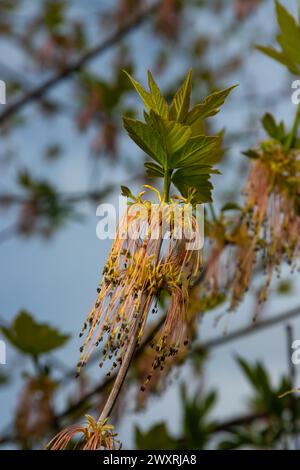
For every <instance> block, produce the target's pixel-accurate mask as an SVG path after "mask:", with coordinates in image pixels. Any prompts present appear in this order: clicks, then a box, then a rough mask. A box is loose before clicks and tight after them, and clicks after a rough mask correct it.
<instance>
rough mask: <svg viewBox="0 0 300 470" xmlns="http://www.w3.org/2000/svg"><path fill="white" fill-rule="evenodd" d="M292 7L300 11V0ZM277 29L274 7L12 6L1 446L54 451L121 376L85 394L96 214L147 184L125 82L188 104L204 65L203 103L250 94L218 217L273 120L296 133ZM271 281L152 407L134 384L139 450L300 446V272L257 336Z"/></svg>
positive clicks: (126, 419)
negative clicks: (272, 47)
mask: <svg viewBox="0 0 300 470" xmlns="http://www.w3.org/2000/svg"><path fill="white" fill-rule="evenodd" d="M282 3H283V5H285V6H286V7H288V8H289V9H290V11H292V12H293V13H294V14H297V2H296V1H293V0H290V1H288V0H284V1H283V2H282ZM276 31H277V25H276V21H275V12H274V2H273V1H272V0H230V1H225V0H209V1H205V0H203V1H202V0H186V1H182V0H160V1H150V0H149V1H147V0H110V1H106V0H89V1H80V0H68V1H63V0H43V1H41V0H38V1H37V0H34V1H33V0H31V1H29V0H0V79H1V80H4V81H5V83H6V86H7V90H6V92H7V104H6V105H0V132H1V146H0V286H1V287H0V289H1V291H0V292H1V295H0V321H1V331H0V339H1V340H4V341H5V342H6V345H7V350H6V365H0V444H1V448H3V449H5V448H6V449H7V448H9V449H10V448H32V449H35V448H42V447H43V445H45V443H46V442H47V440H49V437H50V436H51V435H52V434H53V432H54V431H55V430H56V429H60V428H61V427H62V426H63V425H64V424H66V423H69V422H74V421H78V420H80V417H81V416H82V415H83V414H85V413H87V412H89V413H90V414H95V415H96V413H97V412H99V410H101V407H102V405H103V399H104V398H103V397H104V396H105V393H106V391H107V388H106V387H107V386H103V385H101V384H103V383H104V382H105V380H106V377H105V372H103V371H102V370H100V369H99V368H98V367H97V363H96V362H95V361H94V362H93V363H92V365H91V366H89V367H88V368H87V369H86V370H85V372H84V374H83V375H82V376H81V377H80V378H79V379H77V380H75V378H74V368H75V366H76V363H77V361H78V356H79V352H78V349H79V346H80V340H79V338H78V333H79V331H80V329H81V326H82V323H83V321H84V319H85V316H86V314H87V312H88V311H89V309H90V307H91V305H92V304H93V302H94V301H95V296H96V288H97V286H98V283H99V281H100V277H101V272H102V268H103V265H104V263H105V260H106V257H107V255H108V252H109V248H110V244H111V242H110V241H109V240H105V241H103V240H98V239H97V237H96V225H97V223H98V221H99V218H98V217H97V216H96V208H97V206H98V205H99V204H100V203H103V202H113V203H117V197H118V194H119V188H120V185H121V184H126V185H129V186H130V188H131V189H132V190H133V191H137V189H138V188H139V187H140V185H141V184H143V182H144V167H143V163H144V158H145V157H144V156H143V155H142V153H141V152H140V151H139V149H138V148H136V147H135V146H134V145H133V144H132V142H130V141H129V139H128V137H127V135H126V133H125V131H124V130H123V128H122V119H121V117H122V115H123V114H128V115H136V114H137V115H139V113H140V109H141V105H140V102H139V99H138V97H137V96H136V94H135V93H134V91H133V90H132V88H131V86H130V83H129V81H128V79H127V77H126V76H125V74H124V73H123V72H122V70H123V69H126V70H128V71H130V73H131V74H132V75H133V76H134V77H135V78H137V79H138V80H139V81H140V82H141V83H143V84H146V76H147V69H150V70H151V71H152V73H153V74H154V76H155V78H156V79H157V81H158V83H159V85H160V86H161V88H162V90H163V92H164V94H165V96H167V97H171V96H172V94H173V92H174V90H176V88H177V87H178V85H179V84H180V82H181V81H182V79H183V77H184V76H185V74H186V73H187V71H188V69H189V68H190V67H192V68H193V94H192V101H193V103H198V102H199V101H200V100H201V99H203V98H204V97H205V96H206V95H207V94H208V93H210V92H212V91H214V90H216V89H220V88H226V87H228V86H231V85H233V84H236V83H238V84H239V87H238V88H236V89H235V90H234V91H233V92H232V94H231V95H230V97H229V98H228V100H227V102H226V104H225V105H224V106H223V108H222V111H221V112H220V114H218V116H216V118H214V119H213V120H210V121H209V126H211V127H210V128H209V129H208V130H209V131H210V132H212V133H213V132H216V131H220V130H221V129H225V140H224V142H225V147H226V153H225V155H224V157H223V159H222V161H221V163H220V164H219V168H220V169H221V171H222V176H221V177H220V176H218V175H216V176H214V178H213V180H214V187H215V190H214V207H215V211H216V212H217V213H218V211H219V210H220V208H221V207H222V206H223V205H224V204H225V203H226V202H229V201H232V200H234V201H236V202H238V203H239V202H240V201H241V200H242V194H241V192H242V189H243V186H244V184H245V182H246V179H247V175H248V171H249V160H248V159H247V158H246V157H245V156H243V155H242V154H241V152H242V151H243V150H246V149H247V148H249V147H251V146H255V145H256V144H257V143H258V142H259V140H260V139H263V138H265V133H264V130H263V128H262V126H261V122H260V120H261V118H262V116H263V114H264V113H265V112H271V113H273V114H274V115H276V117H277V118H278V119H284V120H285V121H286V122H287V123H288V124H290V123H291V122H292V120H293V114H294V106H293V104H292V103H291V99H290V95H291V82H292V77H291V75H289V74H288V73H287V72H286V71H285V70H283V69H282V68H281V67H280V65H278V64H276V63H275V62H272V61H271V60H270V59H268V58H267V57H265V56H263V55H262V54H260V53H259V52H258V51H257V50H255V49H254V44H256V43H260V44H273V42H274V38H275V35H276ZM260 281H261V280H260V275H258V276H257V277H256V278H255V279H254V280H253V282H252V287H251V289H250V291H249V293H248V294H247V296H246V298H245V299H244V301H243V302H242V304H241V305H240V306H239V307H238V308H237V309H236V310H235V311H234V312H228V311H227V305H226V302H225V303H223V304H222V305H220V306H218V307H217V308H215V309H213V310H212V311H209V312H207V313H206V314H205V315H202V316H201V318H199V321H198V329H197V330H198V331H197V335H196V339H195V344H196V345H197V348H196V349H197V352H196V353H195V354H191V357H189V358H187V360H185V361H184V363H183V364H181V365H180V367H174V368H173V369H172V370H171V371H170V373H169V374H168V376H167V377H165V379H164V380H163V383H161V384H159V385H158V387H157V389H155V390H153V391H152V390H151V393H148V394H147V399H145V400H142V401H144V402H145V403H141V400H137V399H136V389H137V388H138V385H137V384H136V380H135V379H136V377H135V375H134V373H133V374H132V376H131V378H129V381H128V384H127V387H126V393H125V392H124V397H122V398H121V400H120V401H119V406H118V409H117V412H116V413H115V416H114V419H115V421H116V423H117V424H116V428H117V431H118V434H119V438H120V440H121V441H122V443H123V447H124V448H135V447H139V448H176V446H177V448H178V446H179V447H180V446H181V447H183V448H219V447H222V446H223V447H226V446H228V447H234V446H237V447H242V448H244V447H265V448H277V447H278V448H286V447H291V448H295V447H297V446H298V443H297V438H296V437H295V436H296V435H297V432H296V431H295V429H294V431H295V433H294V437H293V438H291V437H290V434H288V437H286V434H285V432H288V433H289V432H290V431H291V429H292V428H293V426H294V425H295V420H288V421H287V422H286V421H285V420H284V419H283V416H284V409H285V407H288V406H289V405H290V401H289V400H290V398H287V399H286V401H282V402H280V404H279V405H278V403H277V402H276V404H275V405H274V400H273V399H272V397H273V395H272V394H275V395H276V393H277V391H278V390H279V389H280V383H282V381H284V380H285V379H284V378H286V380H287V381H288V380H289V378H290V379H291V380H290V381H292V382H293V385H295V386H296V385H297V377H295V374H297V372H298V371H297V367H298V368H299V367H300V366H296V367H295V368H293V367H291V360H290V356H291V339H292V338H294V339H297V338H299V339H300V320H299V319H298V317H297V314H298V313H300V299H299V290H298V285H299V276H298V275H297V274H294V275H291V274H290V270H289V269H287V268H283V270H282V274H281V278H280V279H275V280H274V281H273V283H272V285H271V289H270V296H269V299H268V301H267V302H266V303H265V304H264V305H263V306H262V307H261V306H260V307H259V309H260V312H259V318H258V320H257V323H263V327H262V328H260V329H258V328H256V325H257V323H256V324H254V323H253V318H254V317H255V314H256V313H257V308H258V306H257V289H258V287H259V285H260ZM274 318H275V319H276V318H277V319H279V320H280V321H279V320H278V321H277V322H273V320H272V319H274ZM16 319H17V320H16ZM41 325H44V326H41ZM45 325H47V326H45ZM287 325H288V326H289V327H288V328H287ZM236 331H237V332H238V333H237V334H236V336H235V337H232V336H231V334H232V332H236ZM28 338H29V339H28ZM32 338H35V340H34V344H35V345H34V346H32V344H31V343H32ZM29 343H30V344H29ZM35 348H36V349H35ZM237 357H239V358H240V359H237ZM241 358H242V359H241ZM256 361H259V364H257V362H256ZM283 383H284V382H283ZM262 384H263V386H262ZM108 385H109V384H108ZM268 407H269V408H268ZM276 407H277V408H276ZM278 407H279V408H280V409H278ZM293 407H294V408H293ZM293 407H292V408H290V409H293V410H294V412H295V413H296V414H297V413H298V412H299V410H300V406H299V404H298V401H297V400H296V401H295V403H294V405H293ZM298 408H299V410H298ZM261 420H262V421H261ZM270 429H271V431H270ZM292 430H293V429H292ZM251 439H252V441H251ZM159 446H161V447H159Z"/></svg>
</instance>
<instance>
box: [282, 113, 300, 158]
mask: <svg viewBox="0 0 300 470" xmlns="http://www.w3.org/2000/svg"><path fill="white" fill-rule="evenodd" d="M299 125H300V104H299V105H298V107H297V111H296V115H295V119H294V123H293V127H292V129H291V132H290V133H289V135H288V138H287V141H286V143H285V146H284V151H285V152H288V151H289V150H290V149H291V148H292V145H293V143H294V140H295V138H296V137H297V133H298V129H299Z"/></svg>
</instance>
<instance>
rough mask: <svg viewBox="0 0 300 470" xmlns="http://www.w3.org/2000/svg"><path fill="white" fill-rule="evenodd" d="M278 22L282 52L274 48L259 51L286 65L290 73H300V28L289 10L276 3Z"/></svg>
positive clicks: (261, 48) (278, 38)
mask: <svg viewBox="0 0 300 470" xmlns="http://www.w3.org/2000/svg"><path fill="white" fill-rule="evenodd" d="M276 15H277V22H278V26H279V29H280V34H279V35H278V36H277V38H276V39H277V43H278V45H279V46H280V47H281V51H278V50H276V49H273V48H272V47H266V46H260V45H259V46H257V49H258V50H259V51H261V52H262V53H264V54H266V55H268V56H269V57H271V58H272V59H274V60H276V61H277V62H279V63H281V64H283V65H285V66H286V67H287V68H288V69H289V70H290V72H292V73H294V74H299V73H300V49H299V44H300V26H299V25H298V24H297V22H296V20H295V18H294V17H293V16H292V15H291V14H290V13H289V12H288V10H287V9H286V8H285V7H284V6H283V5H281V3H280V2H279V1H276Z"/></svg>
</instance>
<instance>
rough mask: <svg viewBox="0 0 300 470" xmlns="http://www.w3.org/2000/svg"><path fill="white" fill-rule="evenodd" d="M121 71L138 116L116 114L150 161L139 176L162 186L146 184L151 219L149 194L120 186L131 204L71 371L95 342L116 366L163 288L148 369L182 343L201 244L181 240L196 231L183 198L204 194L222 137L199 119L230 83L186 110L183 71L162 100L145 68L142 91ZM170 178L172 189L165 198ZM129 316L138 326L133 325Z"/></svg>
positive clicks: (187, 85)
mask: <svg viewBox="0 0 300 470" xmlns="http://www.w3.org/2000/svg"><path fill="white" fill-rule="evenodd" d="M127 75H128V74H127ZM128 77H129V79H130V80H131V82H132V84H133V86H134V88H135V89H136V91H137V92H138V94H139V96H140V97H141V98H142V101H143V103H144V105H145V108H146V109H145V110H144V119H145V121H144V122H142V121H138V120H134V119H129V118H124V127H125V129H126V130H127V132H128V134H129V136H130V137H131V138H132V140H133V141H134V142H135V143H136V144H137V145H138V146H139V147H140V148H141V149H142V150H143V151H144V152H145V153H146V154H147V155H148V156H149V157H150V158H151V159H152V160H153V161H154V162H146V163H145V167H146V169H147V175H148V176H150V177H151V178H154V177H155V178H160V177H161V178H163V180H164V184H163V187H164V190H163V193H162V195H161V194H160V193H159V191H157V190H156V189H155V188H152V187H150V186H147V189H148V190H153V191H154V192H155V193H156V196H157V199H158V204H156V217H154V218H153V217H151V223H148V222H149V219H150V213H151V215H152V216H153V212H155V210H154V204H153V203H152V202H151V201H150V200H144V199H143V197H144V195H145V191H143V192H142V193H140V195H138V197H134V196H133V195H132V193H131V191H130V190H129V189H128V188H124V187H123V193H124V195H126V196H129V197H131V198H132V199H133V204H132V205H131V206H129V208H128V210H127V211H126V213H125V215H124V217H123V219H122V220H121V222H120V226H119V228H118V230H117V233H116V237H115V241H114V243H113V246H112V249H111V252H110V255H109V258H108V261H107V263H106V265H105V267H104V270H103V279H102V281H101V283H100V285H99V288H98V297H97V299H96V302H95V305H94V307H93V308H92V310H91V312H90V313H89V315H88V317H87V319H86V321H85V323H84V326H83V330H82V332H81V335H83V334H84V333H85V332H86V339H85V341H84V344H83V346H82V348H81V356H80V361H79V363H78V373H79V372H80V369H81V368H82V367H83V366H84V365H85V364H86V362H87V360H88V358H89V357H90V355H91V352H92V351H93V349H94V347H95V346H98V345H99V344H100V343H101V345H102V359H101V362H100V367H102V365H103V361H105V360H106V359H110V360H111V361H112V368H113V369H114V368H117V367H118V365H121V364H122V358H123V356H124V352H125V351H126V348H127V346H128V342H129V339H130V338H131V336H132V335H133V334H134V331H137V333H136V334H137V340H138V342H140V340H141V338H142V335H143V331H144V327H145V324H146V321H147V317H148V314H149V312H151V311H154V312H156V311H157V303H158V301H159V298H160V295H161V293H162V292H163V291H164V292H167V293H168V294H169V296H170V303H169V307H168V311H167V315H166V320H165V323H164V325H163V327H162V330H161V332H160V333H159V335H158V337H157V338H156V339H155V341H154V342H153V347H154V349H155V350H156V352H157V355H156V357H155V359H154V361H153V364H152V368H153V369H156V368H158V367H160V368H163V367H164V362H165V360H166V358H167V357H169V356H172V355H174V354H176V353H177V352H178V350H179V349H180V348H181V347H182V346H183V345H184V344H185V343H187V340H188V339H187V335H186V322H187V305H188V297H189V295H188V288H189V284H190V282H191V279H192V278H193V276H195V275H196V274H197V272H198V271H199V267H200V263H201V256H200V255H201V248H199V247H197V244H195V246H196V248H194V249H188V248H187V246H188V243H189V241H190V234H191V232H193V234H194V236H195V238H196V239H198V240H199V239H200V238H201V236H200V230H199V226H198V224H197V220H196V217H195V215H194V214H193V213H192V212H191V213H190V215H189V217H184V213H185V208H186V206H187V205H188V204H192V206H195V205H196V204H200V203H204V202H208V201H211V200H212V199H211V191H212V184H211V182H210V175H211V174H212V173H218V171H217V170H215V169H214V168H213V165H214V163H215V162H216V161H217V160H218V158H219V157H220V153H221V140H222V139H221V135H216V136H206V135H205V134H204V133H203V129H204V126H203V122H204V119H206V118H208V117H210V116H213V115H214V114H216V113H217V112H218V111H219V108H220V106H221V105H222V104H223V102H224V100H225V99H226V97H227V95H228V94H229V92H230V91H231V89H232V88H233V87H232V88H229V89H227V90H223V91H220V92H217V93H213V94H212V95H210V96H209V97H208V98H207V99H206V100H205V101H204V102H203V103H201V104H199V105H197V106H195V107H194V108H192V109H191V110H190V109H189V108H190V94H191V77H192V73H191V71H190V72H189V73H188V74H187V76H186V78H185V80H184V82H183V84H182V86H181V87H180V88H179V90H178V92H177V93H176V95H175V97H174V99H173V101H172V103H171V104H170V105H169V104H168V103H167V102H166V100H165V98H164V97H163V96H162V94H161V92H160V90H159V88H158V86H157V84H156V82H155V81H154V79H153V77H152V75H151V73H150V72H148V83H149V91H146V89H145V88H144V87H143V86H142V85H141V84H139V83H138V82H137V81H136V80H134V79H133V78H132V77H130V76H129V75H128ZM172 184H174V186H176V187H177V189H178V190H179V193H180V194H177V195H175V197H174V198H172V199H171V200H170V196H169V193H170V188H171V185H172ZM141 206H142V208H143V211H141V210H140V209H141ZM166 219H168V220H170V219H171V221H172V222H173V225H174V227H175V226H176V227H178V226H179V227H180V228H181V229H182V234H183V236H182V237H181V238H178V237H177V236H176V230H175V229H174V230H170V231H169V236H168V237H166V229H165V221H166ZM174 222H176V223H175V224H174ZM145 227H146V228H145ZM124 233H125V234H127V235H126V236H125V237H124ZM128 234H131V236H129V235H128ZM153 234H156V236H153ZM157 234H158V236H157ZM137 318H138V322H139V325H138V329H137V330H135V324H136V320H137ZM109 373H110V372H109ZM149 378H151V372H150V375H149Z"/></svg>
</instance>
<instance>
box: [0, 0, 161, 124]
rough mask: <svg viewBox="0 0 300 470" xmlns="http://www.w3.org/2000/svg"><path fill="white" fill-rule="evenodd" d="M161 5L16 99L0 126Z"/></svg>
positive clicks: (105, 49)
mask: <svg viewBox="0 0 300 470" xmlns="http://www.w3.org/2000/svg"><path fill="white" fill-rule="evenodd" d="M159 3H160V2H156V3H154V4H153V5H151V6H150V7H148V8H146V9H145V10H144V11H142V12H141V13H139V14H138V15H136V16H135V17H134V18H133V19H132V20H130V21H129V22H128V23H127V24H125V25H124V26H122V27H120V28H119V29H118V30H117V31H116V32H115V33H113V34H112V35H111V36H110V37H108V38H107V39H106V40H105V41H103V42H101V43H100V44H97V45H96V46H94V47H92V48H91V49H89V50H88V51H87V52H85V53H84V54H83V55H82V56H81V57H79V58H78V59H77V60H75V61H74V62H73V63H71V64H69V65H68V66H66V67H65V68H64V69H63V70H61V71H59V72H58V73H56V74H54V75H53V76H52V77H50V78H49V79H48V80H46V81H45V82H44V83H42V84H41V85H38V86H37V87H35V88H32V89H31V90H29V91H27V92H26V93H25V94H24V95H23V96H21V97H20V98H18V99H16V100H15V101H14V102H13V103H11V104H9V105H8V106H7V107H6V108H5V110H4V111H3V112H2V113H1V114H0V124H2V123H3V122H5V121H6V120H7V119H8V118H11V117H12V116H13V115H15V114H16V113H17V112H19V111H20V110H21V109H22V108H24V106H26V105H28V104H29V103H31V102H33V101H36V100H37V99H40V98H41V97H42V96H44V95H45V94H46V93H47V92H48V91H49V90H50V89H52V88H53V87H55V86H56V85H58V84H60V83H61V82H62V81H64V80H66V79H67V78H69V77H70V76H72V75H73V74H74V73H76V72H78V71H79V70H80V69H81V68H82V67H83V66H84V65H86V64H87V63H88V62H90V61H91V60H92V59H94V58H95V57H97V56H99V55H100V54H102V53H103V52H106V51H107V50H108V49H109V48H111V47H113V46H114V45H116V44H117V43H118V42H119V41H120V40H122V39H123V38H124V36H126V35H127V34H129V33H130V32H131V31H133V30H134V29H135V28H137V27H138V26H140V25H142V24H143V23H144V22H145V21H146V20H147V19H148V18H149V17H150V16H151V14H153V13H154V12H155V11H156V10H157V8H158V6H159Z"/></svg>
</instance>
